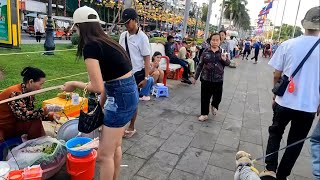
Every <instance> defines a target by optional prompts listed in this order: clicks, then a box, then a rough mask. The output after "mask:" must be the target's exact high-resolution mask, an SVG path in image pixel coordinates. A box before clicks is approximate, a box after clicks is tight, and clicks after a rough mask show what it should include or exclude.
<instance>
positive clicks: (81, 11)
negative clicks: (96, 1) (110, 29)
mask: <svg viewBox="0 0 320 180" xmlns="http://www.w3.org/2000/svg"><path fill="white" fill-rule="evenodd" d="M87 22H99V23H101V24H103V22H102V21H100V17H99V15H98V13H97V11H96V10H94V9H92V8H90V7H88V6H83V7H80V8H78V9H76V10H75V11H74V13H73V23H74V24H79V23H87Z"/></svg>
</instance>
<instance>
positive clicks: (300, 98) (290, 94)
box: [265, 7, 320, 180]
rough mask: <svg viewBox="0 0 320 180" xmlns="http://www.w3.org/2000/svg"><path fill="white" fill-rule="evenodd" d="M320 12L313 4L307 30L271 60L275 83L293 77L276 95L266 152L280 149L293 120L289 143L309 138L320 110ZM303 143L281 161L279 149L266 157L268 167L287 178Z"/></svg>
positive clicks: (290, 150) (307, 20)
mask: <svg viewBox="0 0 320 180" xmlns="http://www.w3.org/2000/svg"><path fill="white" fill-rule="evenodd" d="M319 12H320V7H314V8H311V9H310V10H309V11H308V12H307V13H306V15H305V18H304V19H303V20H302V26H303V28H304V29H305V34H304V35H303V36H300V37H297V38H294V39H290V40H287V41H285V42H283V43H282V44H281V45H280V46H279V47H278V49H277V51H276V53H275V54H274V55H273V57H272V58H271V60H270V62H269V64H270V65H271V66H272V67H273V68H274V69H275V72H274V83H275V84H276V83H277V82H278V81H279V80H280V78H285V76H287V77H289V79H290V83H289V85H288V87H287V88H286V89H285V92H284V94H283V95H282V93H281V94H280V93H276V94H278V95H280V96H275V97H274V103H273V120H272V125H271V126H270V127H269V139H268V145H267V151H266V154H269V153H273V152H276V151H277V150H279V147H280V141H281V139H282V136H283V133H284V130H285V128H286V126H287V125H288V124H289V122H291V127H290V130H289V134H288V139H287V144H288V145H289V144H292V143H294V142H297V141H299V140H301V139H304V138H306V137H307V135H308V133H309V131H310V129H311V126H312V123H313V120H314V118H315V114H316V112H318V113H319V111H320V92H319V87H320V76H319V75H320V45H319V43H320V38H319V34H320V21H319V17H320V15H319ZM304 60H305V62H304ZM301 62H302V63H301ZM303 62H304V63H303ZM300 64H301V65H300ZM299 65H300V66H299ZM294 72H297V73H294ZM282 76H284V77H282ZM292 76H293V77H292ZM274 92H277V91H274ZM302 147H303V143H300V144H297V145H295V146H293V147H290V148H287V149H286V150H285V152H284V154H283V157H282V159H281V161H280V164H279V165H278V153H276V154H275V155H272V156H269V157H266V159H265V163H266V171H267V172H269V173H270V172H271V173H273V174H275V173H276V175H277V179H278V180H286V179H287V177H288V176H289V175H290V174H291V170H292V168H293V166H294V164H295V162H296V160H297V158H298V156H299V154H300V152H301V149H302ZM315 147H317V146H315ZM313 150H314V151H313V152H314V153H319V149H313ZM317 156H319V155H317Z"/></svg>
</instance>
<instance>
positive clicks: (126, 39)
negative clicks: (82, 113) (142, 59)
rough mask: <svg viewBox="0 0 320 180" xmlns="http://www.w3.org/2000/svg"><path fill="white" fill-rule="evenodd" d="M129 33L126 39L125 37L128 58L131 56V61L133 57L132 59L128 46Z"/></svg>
mask: <svg viewBox="0 0 320 180" xmlns="http://www.w3.org/2000/svg"><path fill="white" fill-rule="evenodd" d="M127 36H128V33H126V37H125V43H126V51H127V53H128V56H129V58H130V59H131V57H130V50H129V46H128V37H127Z"/></svg>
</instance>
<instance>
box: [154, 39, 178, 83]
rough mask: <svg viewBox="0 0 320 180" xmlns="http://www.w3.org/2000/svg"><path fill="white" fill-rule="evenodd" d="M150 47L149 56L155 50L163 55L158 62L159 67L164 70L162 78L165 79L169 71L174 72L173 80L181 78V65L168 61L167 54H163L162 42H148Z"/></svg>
mask: <svg viewBox="0 0 320 180" xmlns="http://www.w3.org/2000/svg"><path fill="white" fill-rule="evenodd" d="M150 47H151V57H152V56H153V54H154V53H155V52H156V51H159V52H160V53H161V54H162V55H163V58H162V59H161V61H160V64H159V68H160V69H162V70H164V71H165V77H164V80H166V79H167V76H168V75H169V74H170V73H171V72H174V77H173V79H175V80H178V79H180V78H181V77H180V74H181V70H182V67H181V65H179V64H172V63H170V60H169V58H168V57H167V56H165V49H164V46H163V44H161V43H150ZM163 82H165V81H163ZM164 84H165V83H164Z"/></svg>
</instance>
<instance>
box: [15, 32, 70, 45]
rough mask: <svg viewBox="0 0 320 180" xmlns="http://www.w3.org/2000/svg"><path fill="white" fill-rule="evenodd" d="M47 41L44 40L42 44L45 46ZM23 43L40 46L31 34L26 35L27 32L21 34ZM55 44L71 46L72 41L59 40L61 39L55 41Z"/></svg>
mask: <svg viewBox="0 0 320 180" xmlns="http://www.w3.org/2000/svg"><path fill="white" fill-rule="evenodd" d="M44 41H45V38H42V40H41V44H43V43H44ZM21 43H22V44H38V43H37V42H36V38H35V37H34V36H33V37H32V36H30V35H29V34H27V33H25V32H21ZM55 43H56V44H69V43H71V41H70V40H65V39H63V40H59V39H55Z"/></svg>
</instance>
